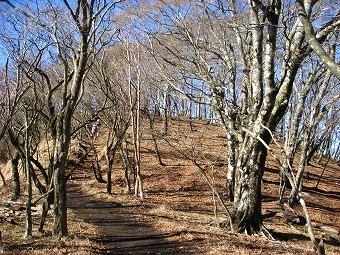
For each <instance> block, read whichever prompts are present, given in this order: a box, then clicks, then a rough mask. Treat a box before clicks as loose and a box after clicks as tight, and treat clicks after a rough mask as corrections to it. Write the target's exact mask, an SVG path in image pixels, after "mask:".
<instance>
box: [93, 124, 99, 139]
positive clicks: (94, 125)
mask: <svg viewBox="0 0 340 255" xmlns="http://www.w3.org/2000/svg"><path fill="white" fill-rule="evenodd" d="M97 136H98V127H97V124H96V123H94V124H93V127H92V139H93V140H96V138H97Z"/></svg>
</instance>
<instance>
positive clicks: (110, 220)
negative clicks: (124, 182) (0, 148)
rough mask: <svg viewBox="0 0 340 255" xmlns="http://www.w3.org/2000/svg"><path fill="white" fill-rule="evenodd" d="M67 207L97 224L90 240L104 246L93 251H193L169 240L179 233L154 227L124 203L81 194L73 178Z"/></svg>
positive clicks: (184, 252) (162, 252)
mask: <svg viewBox="0 0 340 255" xmlns="http://www.w3.org/2000/svg"><path fill="white" fill-rule="evenodd" d="M68 208H70V209H71V210H72V212H73V213H74V214H75V215H76V216H77V217H79V218H81V219H83V220H84V221H85V222H89V223H92V224H95V225H96V226H97V227H98V229H99V233H98V236H97V237H96V238H95V239H94V240H92V241H94V242H96V243H99V244H100V245H101V247H104V248H101V249H100V250H97V251H94V252H95V253H96V254H122V255H123V254H194V249H192V248H191V247H190V244H186V245H185V247H183V246H178V243H177V242H176V241H175V240H171V237H174V236H177V235H180V234H181V233H177V232H170V233H169V232H161V231H159V230H156V229H154V228H152V227H151V226H150V225H151V224H149V223H148V222H147V221H145V220H143V221H141V220H140V217H138V216H139V215H137V214H138V212H136V213H133V209H131V208H128V206H124V205H122V204H119V203H114V202H106V201H100V200H98V199H95V198H94V196H92V195H87V194H84V193H83V192H82V191H81V188H80V185H79V184H77V181H72V182H70V183H69V184H68ZM181 245H183V243H181Z"/></svg>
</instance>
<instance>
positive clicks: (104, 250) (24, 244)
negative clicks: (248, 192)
mask: <svg viewBox="0 0 340 255" xmlns="http://www.w3.org/2000/svg"><path fill="white" fill-rule="evenodd" d="M157 124H158V128H160V125H161V123H157ZM149 134H150V132H149V130H148V129H147V128H145V129H144V130H143V132H142V135H143V136H142V138H143V140H142V164H141V166H142V167H141V169H142V176H143V183H144V192H145V200H144V201H140V200H139V199H138V198H137V197H135V196H134V195H133V194H126V193H125V182H124V177H123V176H124V175H123V168H122V166H121V162H120V160H119V159H118V158H119V157H117V163H116V165H115V169H114V173H113V178H112V179H113V192H112V194H111V195H109V194H107V193H106V184H105V183H98V182H97V181H96V180H95V178H94V176H93V173H92V168H91V160H92V158H93V157H92V156H91V155H90V156H89V158H88V159H87V160H86V161H85V162H84V163H83V164H81V165H79V166H78V167H77V169H76V171H75V172H74V173H73V175H72V179H71V180H69V181H68V186H67V187H68V208H69V210H68V221H69V222H68V224H69V233H70V235H69V236H68V237H66V238H63V239H61V240H54V239H53V238H52V237H51V227H52V223H53V220H52V216H51V215H49V219H48V224H47V225H46V232H45V233H44V234H40V233H38V232H37V226H38V221H39V208H38V207H37V208H34V209H35V210H36V212H35V213H34V219H35V221H34V232H33V238H32V239H28V240H27V239H24V238H23V235H24V231H25V215H24V211H21V213H20V210H19V209H20V208H19V209H18V208H12V211H8V212H6V217H2V220H3V221H2V222H1V223H0V227H1V228H0V230H1V232H2V239H1V244H0V254H50V255H54V254H81V255H85V254H313V249H312V245H311V242H310V240H309V236H308V233H307V230H306V227H305V226H298V225H291V224H287V223H285V221H286V218H285V217H282V214H281V213H282V210H281V207H280V204H279V203H278V191H279V186H278V184H279V176H278V168H277V164H276V163H275V161H274V160H273V158H272V157H269V159H268V162H267V171H266V172H265V175H264V178H263V184H262V192H263V210H262V214H263V216H264V223H265V226H266V227H267V228H268V229H269V230H270V231H271V233H272V234H273V236H274V237H275V241H272V240H268V239H266V238H264V237H261V236H252V237H248V236H245V235H241V234H232V233H230V232H229V231H228V229H227V228H226V225H227V222H228V217H227V216H226V213H225V212H224V211H223V209H222V207H221V206H220V204H219V203H218V201H217V200H216V198H215V197H214V196H213V194H212V191H211V190H210V188H209V187H208V185H207V184H206V183H205V181H204V179H203V178H202V176H201V175H200V174H199V172H198V170H197V169H196V168H195V167H194V166H193V164H192V162H191V161H190V160H188V159H187V158H186V157H185V156H184V155H186V156H187V157H195V159H196V160H197V162H199V164H200V165H201V166H203V167H204V168H205V169H206V173H207V174H208V176H209V178H210V180H211V181H212V182H213V183H214V185H216V187H217V188H218V189H219V190H220V192H221V195H222V197H223V198H224V199H225V201H228V200H227V198H226V197H225V194H224V190H223V186H224V182H225V176H226V162H227V161H226V153H225V152H226V148H225V145H226V139H225V136H224V133H223V130H222V129H221V128H220V127H219V126H213V125H208V124H206V123H205V122H202V121H195V122H194V127H193V131H192V130H191V129H190V126H189V125H188V123H187V122H186V121H182V120H173V121H172V122H171V125H170V132H169V134H168V135H167V136H166V139H159V140H158V145H159V148H160V152H161V155H162V160H163V162H164V163H165V166H160V165H159V164H158V163H157V159H156V157H155V154H154V150H153V148H154V147H153V141H152V140H151V137H150V135H149ZM105 140H106V137H105V135H102V136H101V137H100V138H99V139H98V140H97V141H95V146H96V148H97V150H98V152H99V154H101V151H100V150H101V149H102V148H103V146H104V145H105ZM101 163H102V164H101V165H102V171H103V174H104V173H105V160H104V159H102V160H101ZM323 163H324V162H321V164H317V163H316V162H314V163H313V165H311V166H308V167H307V168H306V173H305V181H304V188H303V194H304V197H305V199H306V201H307V206H308V209H309V213H310V216H311V219H312V221H313V222H315V223H317V224H318V225H322V226H325V227H328V228H330V229H331V230H336V231H339V229H340V214H339V212H340V205H339V201H340V175H339V173H340V172H339V170H340V167H339V165H338V164H337V163H334V162H331V163H329V164H328V165H327V167H326V169H325V173H324V174H323V177H322V178H321V181H320V184H319V185H318V187H317V188H315V186H316V183H317V181H318V179H319V176H320V174H321V173H322V170H323V165H322V164H323ZM2 172H3V173H4V172H5V171H4V170H3V171H2ZM9 175H10V174H9V173H7V176H9ZM104 179H106V178H105V176H104ZM24 192H25V191H23V194H24ZM288 192H289V191H287V194H286V196H287V195H288ZM9 196H10V182H9V181H8V182H7V186H6V187H2V188H1V199H0V200H1V201H6V200H8V199H9ZM22 199H23V200H24V196H23V197H22ZM227 205H228V207H229V208H231V204H229V203H228V202H227ZM0 207H2V211H0V213H3V212H4V209H3V208H4V206H3V205H0ZM295 209H296V211H297V212H298V214H299V215H303V212H302V210H301V208H300V207H299V206H297V207H296V208H295ZM50 214H51V213H50ZM0 217H1V215H0ZM8 217H12V219H13V221H12V223H10V222H8V221H7V219H8ZM315 233H316V236H317V238H321V236H322V235H323V234H324V237H323V239H324V243H325V248H326V254H340V242H339V241H338V240H337V239H336V235H333V236H332V235H329V234H327V233H325V232H324V231H322V230H321V229H319V228H316V229H315ZM325 234H326V235H325Z"/></svg>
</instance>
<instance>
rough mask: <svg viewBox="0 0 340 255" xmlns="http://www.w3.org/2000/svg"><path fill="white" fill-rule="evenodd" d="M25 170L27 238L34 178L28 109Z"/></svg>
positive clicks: (30, 226)
mask: <svg viewBox="0 0 340 255" xmlns="http://www.w3.org/2000/svg"><path fill="white" fill-rule="evenodd" d="M25 125H26V130H25V170H26V184H27V198H26V232H25V238H31V237H32V224H33V222H32V209H31V208H32V178H31V168H30V165H31V163H30V134H29V124H28V110H27V109H25Z"/></svg>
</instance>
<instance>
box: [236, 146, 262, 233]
mask: <svg viewBox="0 0 340 255" xmlns="http://www.w3.org/2000/svg"><path fill="white" fill-rule="evenodd" d="M259 146H260V147H262V146H261V145H259V144H258V145H257V146H256V147H257V148H255V149H253V152H252V157H251V159H250V160H249V161H248V162H244V163H243V164H240V165H239V166H238V167H237V180H236V183H235V198H234V207H235V209H236V214H237V215H236V216H237V221H238V232H239V233H246V234H248V235H253V234H257V233H260V232H262V231H263V223H262V216H261V181H262V175H263V171H264V163H265V158H266V151H265V149H263V148H262V150H259ZM241 157H242V156H241ZM254 159H255V160H254Z"/></svg>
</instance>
